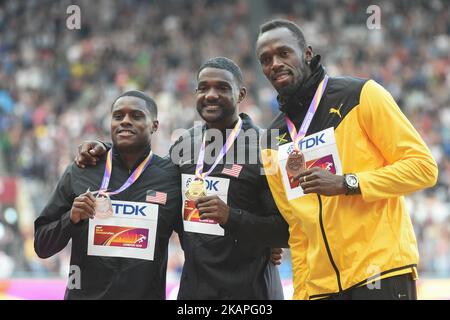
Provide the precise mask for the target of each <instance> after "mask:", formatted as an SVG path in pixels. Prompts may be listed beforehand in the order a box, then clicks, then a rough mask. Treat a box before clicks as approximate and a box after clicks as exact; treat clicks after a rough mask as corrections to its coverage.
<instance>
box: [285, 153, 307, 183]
mask: <svg viewBox="0 0 450 320" xmlns="http://www.w3.org/2000/svg"><path fill="white" fill-rule="evenodd" d="M305 170H306V162H305V156H304V155H303V153H302V152H301V151H298V150H293V151H292V152H291V153H290V154H289V156H288V159H287V162H286V172H287V174H288V175H289V176H290V177H295V176H297V175H298V174H299V173H301V172H303V171H305Z"/></svg>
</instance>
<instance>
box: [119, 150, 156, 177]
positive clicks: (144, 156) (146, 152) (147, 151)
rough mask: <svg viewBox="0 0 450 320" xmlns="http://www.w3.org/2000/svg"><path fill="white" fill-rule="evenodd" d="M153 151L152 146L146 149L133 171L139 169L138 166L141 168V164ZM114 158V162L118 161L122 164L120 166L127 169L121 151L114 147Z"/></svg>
mask: <svg viewBox="0 0 450 320" xmlns="http://www.w3.org/2000/svg"><path fill="white" fill-rule="evenodd" d="M151 150H152V148H151V145H150V144H149V145H148V146H147V147H145V152H144V154H143V155H142V156H141V157H140V158H139V159H138V160H137V161H136V163H135V164H134V166H133V168H132V169H131V171H134V170H135V169H136V168H137V166H139V165H140V164H141V162H142V161H143V160H144V159H145V158H146V157H147V156H148V154H149V153H150V151H151ZM154 156H155V155H153V157H154ZM112 157H113V161H118V162H119V163H120V165H122V166H124V167H126V164H125V163H124V162H123V161H122V158H121V157H120V153H119V150H117V149H116V148H115V147H114V145H113V146H112Z"/></svg>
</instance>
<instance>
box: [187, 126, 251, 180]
mask: <svg viewBox="0 0 450 320" xmlns="http://www.w3.org/2000/svg"><path fill="white" fill-rule="evenodd" d="M241 129H242V119H241V118H240V117H239V120H238V122H237V123H236V125H235V126H234V128H233V131H231V133H230V135H229V136H228V138H227V141H226V142H225V144H224V145H223V147H222V149H221V150H220V153H219V155H218V156H217V159H216V161H214V163H213V165H212V166H211V168H209V170H208V172H203V162H204V159H205V145H206V132H205V134H204V135H203V142H202V146H201V147H200V152H199V154H198V159H197V166H196V167H195V177H196V179H200V180H204V179H205V178H206V177H207V176H208V175H209V174H210V173H211V171H213V169H214V168H215V167H216V166H217V164H218V163H219V161H220V160H221V159H222V158H223V156H224V155H225V154H226V153H227V152H228V150H230V148H231V146H232V145H233V143H234V140H236V138H237V136H238V134H239V132H240V131H241Z"/></svg>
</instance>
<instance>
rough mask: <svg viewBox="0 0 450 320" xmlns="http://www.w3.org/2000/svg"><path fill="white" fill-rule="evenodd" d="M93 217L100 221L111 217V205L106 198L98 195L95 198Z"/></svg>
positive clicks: (109, 200)
mask: <svg viewBox="0 0 450 320" xmlns="http://www.w3.org/2000/svg"><path fill="white" fill-rule="evenodd" d="M95 216H96V217H97V218H100V219H106V218H109V217H112V216H113V211H112V203H111V199H110V198H109V197H108V196H104V195H100V196H98V197H96V198H95Z"/></svg>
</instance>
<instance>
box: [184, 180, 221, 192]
mask: <svg viewBox="0 0 450 320" xmlns="http://www.w3.org/2000/svg"><path fill="white" fill-rule="evenodd" d="M191 182H192V178H188V179H187V180H186V187H189V185H190V184H191ZM218 184H219V181H212V180H208V179H206V190H207V191H219V186H218Z"/></svg>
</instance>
